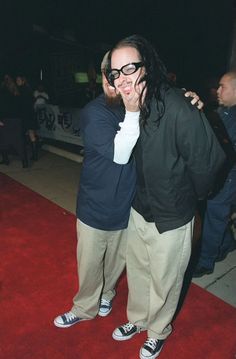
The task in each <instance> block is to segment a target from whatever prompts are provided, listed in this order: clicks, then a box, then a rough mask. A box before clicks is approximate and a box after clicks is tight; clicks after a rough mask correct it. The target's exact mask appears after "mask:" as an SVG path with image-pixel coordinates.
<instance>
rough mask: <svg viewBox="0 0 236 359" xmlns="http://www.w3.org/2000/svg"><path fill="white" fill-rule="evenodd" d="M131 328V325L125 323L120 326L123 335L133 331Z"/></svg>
mask: <svg viewBox="0 0 236 359" xmlns="http://www.w3.org/2000/svg"><path fill="white" fill-rule="evenodd" d="M133 327H134V325H133V324H132V323H126V324H124V325H122V328H123V329H124V332H125V333H127V332H129V331H130V330H131V329H133Z"/></svg>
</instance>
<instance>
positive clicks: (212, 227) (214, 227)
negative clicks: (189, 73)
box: [193, 72, 236, 278]
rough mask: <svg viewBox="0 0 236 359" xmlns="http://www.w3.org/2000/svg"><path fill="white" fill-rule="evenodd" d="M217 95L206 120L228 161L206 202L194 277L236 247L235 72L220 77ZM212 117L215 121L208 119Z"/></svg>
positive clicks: (209, 269) (208, 270)
mask: <svg viewBox="0 0 236 359" xmlns="http://www.w3.org/2000/svg"><path fill="white" fill-rule="evenodd" d="M217 98H218V103H219V105H220V106H219V108H218V109H217V111H215V112H213V114H212V115H211V117H210V118H209V121H210V123H211V124H212V126H213V129H214V130H215V133H216V135H217V137H218V138H219V140H220V143H221V145H222V148H223V149H224V151H225V154H226V157H227V161H226V163H225V166H224V168H223V170H222V171H221V173H220V176H218V177H217V181H216V189H215V191H214V193H213V194H212V195H211V197H210V198H209V199H208V200H207V202H206V210H205V214H204V219H203V230H202V236H201V249H200V255H199V259H198V263H197V266H196V268H195V271H194V273H193V277H195V278H197V277H201V276H203V275H205V274H211V273H212V272H213V270H214V266H215V263H216V262H218V261H222V260H224V259H225V258H226V256H227V255H228V253H230V252H231V251H233V250H235V249H236V242H235V240H234V237H233V234H232V231H231V229H230V226H229V223H230V216H231V213H232V211H233V210H234V209H233V207H234V206H235V203H236V72H228V73H226V74H225V75H224V76H222V77H221V79H220V81H219V87H218V89H217ZM213 115H214V117H213ZM209 116H210V114H209ZM212 117H213V118H214V120H211V118H212Z"/></svg>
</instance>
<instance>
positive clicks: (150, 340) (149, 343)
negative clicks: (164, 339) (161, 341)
mask: <svg viewBox="0 0 236 359" xmlns="http://www.w3.org/2000/svg"><path fill="white" fill-rule="evenodd" d="M157 343H158V339H153V338H147V340H146V342H145V343H144V346H147V347H149V348H151V349H152V350H155V348H156V345H157Z"/></svg>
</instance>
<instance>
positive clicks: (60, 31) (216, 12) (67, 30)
mask: <svg viewBox="0 0 236 359" xmlns="http://www.w3.org/2000/svg"><path fill="white" fill-rule="evenodd" d="M1 4H2V5H1V12H0V13H1V15H0V16H1V19H0V26H1V32H0V40H1V53H0V67H1V68H0V72H1V73H5V72H7V71H8V72H14V71H20V70H21V69H22V71H24V72H26V73H27V72H28V73H29V74H31V75H32V72H33V71H34V63H35V61H37V60H38V59H39V58H42V56H43V55H42V54H44V55H45V54H46V53H47V51H50V47H51V45H50V44H49V43H48V38H52V37H57V38H60V37H61V38H63V36H65V35H66V36H67V38H68V37H71V38H72V37H73V39H74V43H75V44H76V46H77V45H78V46H82V47H85V48H88V49H92V52H93V50H94V54H97V55H94V56H95V57H96V59H93V61H94V62H95V63H96V66H97V64H99V62H100V60H101V56H102V53H104V52H105V51H106V50H107V49H109V48H110V47H111V46H112V45H113V44H114V43H115V42H116V41H118V40H120V39H121V38H123V37H125V36H127V35H131V34H133V33H139V34H141V35H143V36H145V37H146V38H148V39H149V40H150V41H151V42H152V43H153V44H154V45H155V46H156V48H157V50H158V52H159V54H160V56H161V58H162V59H163V61H164V62H165V64H166V65H167V68H168V70H169V71H173V72H175V73H176V74H177V79H178V82H179V85H181V86H183V85H184V86H194V88H199V87H200V86H201V83H202V82H204V80H205V79H206V78H209V77H212V76H219V75H221V74H222V73H224V72H225V71H226V70H227V68H228V64H229V59H230V54H231V47H232V40H233V24H234V21H235V1H233V0H198V1H196V0H195V1H193V0H188V1H187V0H175V1H174V0H172V1H171V0H165V1H159V0H143V1H130V0H126V1H125V0H120V1H112V0H100V1H98V0H97V1H96V0H94V1H92V0H87V1H84V0H76V1H74V0H64V1H63V0H38V1H34V0H21V1H20V0H19V1H17V0H15V1H13V0H7V1H5V0H1ZM33 25H37V26H38V25H40V27H41V28H43V29H44V30H45V33H41V34H40V35H39V34H38V33H37V34H36V32H35V31H34V30H33ZM46 40H47V41H46ZM95 50H96V51H95ZM60 51H61V50H60ZM92 52H91V53H92ZM36 58H37V59H36ZM83 61H84V60H83ZM86 61H87V62H89V61H90V59H87V60H86ZM87 64H88V63H87ZM87 64H86V63H85V62H83V66H84V67H86V65H87Z"/></svg>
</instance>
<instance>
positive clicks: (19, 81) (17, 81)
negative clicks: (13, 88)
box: [16, 76, 24, 86]
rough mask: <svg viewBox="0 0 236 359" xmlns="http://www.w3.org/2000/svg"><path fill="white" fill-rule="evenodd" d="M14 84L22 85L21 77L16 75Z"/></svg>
mask: <svg viewBox="0 0 236 359" xmlns="http://www.w3.org/2000/svg"><path fill="white" fill-rule="evenodd" d="M16 84H17V86H23V85H24V81H23V79H22V77H20V76H17V78H16Z"/></svg>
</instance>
